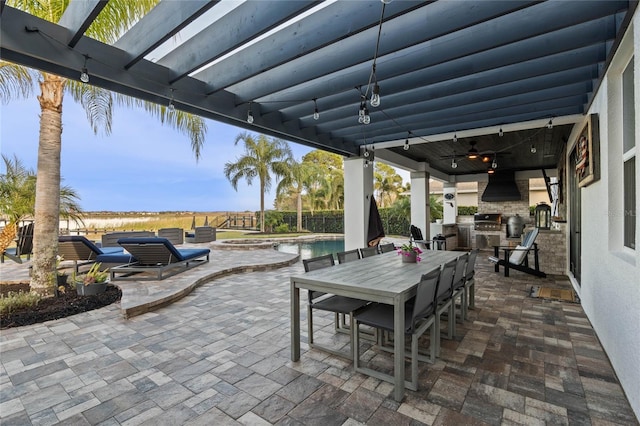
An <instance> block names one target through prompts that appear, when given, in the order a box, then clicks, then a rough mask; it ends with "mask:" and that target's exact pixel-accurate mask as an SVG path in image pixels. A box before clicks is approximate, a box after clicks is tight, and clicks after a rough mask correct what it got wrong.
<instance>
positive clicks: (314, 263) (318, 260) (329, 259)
mask: <svg viewBox="0 0 640 426" xmlns="http://www.w3.org/2000/svg"><path fill="white" fill-rule="evenodd" d="M302 265H303V266H304V271H305V272H311V271H315V270H316V269H322V268H327V267H329V266H333V265H335V261H334V259H333V255H332V254H325V255H324V256H318V257H314V258H311V259H304V260H303V261H302Z"/></svg>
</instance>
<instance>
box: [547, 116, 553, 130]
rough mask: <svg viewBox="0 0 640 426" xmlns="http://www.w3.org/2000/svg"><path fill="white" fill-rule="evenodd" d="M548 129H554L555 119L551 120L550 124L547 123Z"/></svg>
mask: <svg viewBox="0 0 640 426" xmlns="http://www.w3.org/2000/svg"><path fill="white" fill-rule="evenodd" d="M547 129H549V130H551V129H553V119H550V120H549V122H548V123H547Z"/></svg>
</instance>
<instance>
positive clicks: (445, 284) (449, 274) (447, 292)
mask: <svg viewBox="0 0 640 426" xmlns="http://www.w3.org/2000/svg"><path fill="white" fill-rule="evenodd" d="M456 264H457V260H456V259H453V260H450V261H449V262H447V263H445V264H444V265H443V266H442V271H441V272H440V280H439V281H438V292H437V295H436V302H437V303H440V302H443V301H445V300H447V299H449V298H450V297H451V295H452V294H453V289H452V287H451V285H452V284H453V273H454V271H455V269H456Z"/></svg>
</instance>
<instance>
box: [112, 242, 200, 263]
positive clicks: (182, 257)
mask: <svg viewBox="0 0 640 426" xmlns="http://www.w3.org/2000/svg"><path fill="white" fill-rule="evenodd" d="M118 244H120V245H121V246H123V247H124V246H129V247H130V249H129V251H131V249H133V247H131V246H144V245H145V244H162V245H164V246H165V247H166V249H167V251H169V252H170V253H171V256H172V257H173V258H175V260H176V261H179V262H182V261H186V260H191V259H196V258H198V257H202V256H207V255H208V254H209V253H210V252H211V250H210V249H177V248H176V247H175V246H174V245H173V244H171V241H169V240H168V239H166V238H159V237H143V238H120V239H119V240H118ZM132 254H133V255H134V256H135V253H132Z"/></svg>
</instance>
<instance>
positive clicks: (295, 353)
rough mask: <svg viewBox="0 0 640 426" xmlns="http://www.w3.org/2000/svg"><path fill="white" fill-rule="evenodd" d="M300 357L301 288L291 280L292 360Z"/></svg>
mask: <svg viewBox="0 0 640 426" xmlns="http://www.w3.org/2000/svg"><path fill="white" fill-rule="evenodd" d="M299 359H300V289H299V288H298V287H296V285H295V282H294V281H293V279H292V280H291V361H298V360H299Z"/></svg>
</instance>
